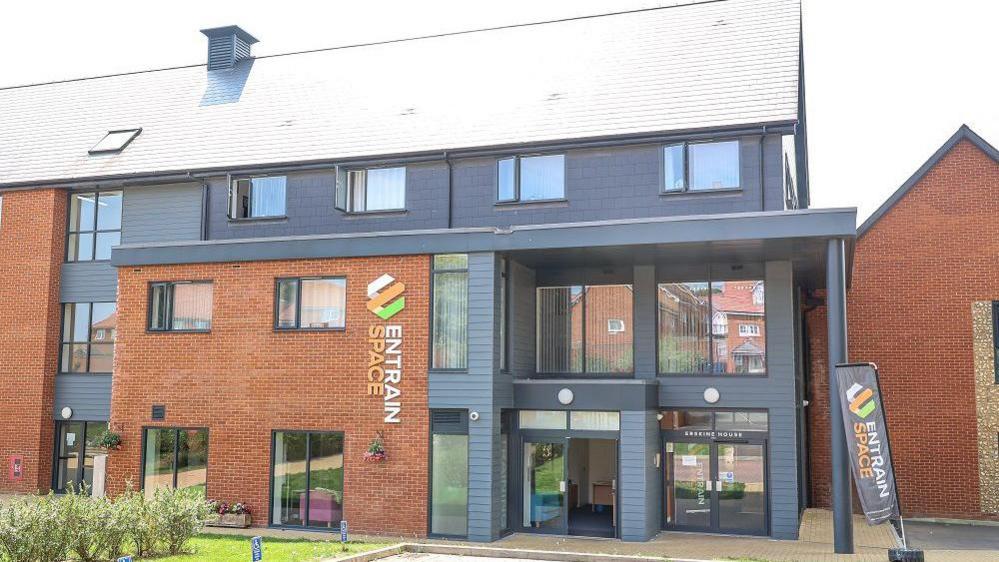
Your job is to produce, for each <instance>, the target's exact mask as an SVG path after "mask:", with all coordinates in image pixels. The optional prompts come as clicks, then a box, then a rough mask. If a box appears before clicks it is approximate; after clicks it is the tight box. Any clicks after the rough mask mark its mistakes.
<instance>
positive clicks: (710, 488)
mask: <svg viewBox="0 0 999 562" xmlns="http://www.w3.org/2000/svg"><path fill="white" fill-rule="evenodd" d="M714 483H715V481H714V480H705V481H704V489H705V490H706V491H708V492H711V491H713V488H714Z"/></svg>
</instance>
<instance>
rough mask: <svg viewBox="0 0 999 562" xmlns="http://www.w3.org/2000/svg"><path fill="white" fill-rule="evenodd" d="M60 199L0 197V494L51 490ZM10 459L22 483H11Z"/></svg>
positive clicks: (38, 194)
mask: <svg viewBox="0 0 999 562" xmlns="http://www.w3.org/2000/svg"><path fill="white" fill-rule="evenodd" d="M66 199H67V198H66V193H65V192H64V191H62V190H58V189H37V190H30V191H11V192H6V193H3V215H2V218H0V310H2V311H3V314H0V426H2V427H3V431H2V432H0V462H3V466H2V467H0V490H2V491H4V492H35V491H46V490H48V489H49V487H50V486H51V484H52V443H53V440H54V437H53V431H54V428H55V422H54V421H53V420H52V404H53V400H54V394H55V372H56V368H57V365H56V362H57V360H56V357H57V356H58V345H59V341H58V339H59V321H60V315H59V271H60V267H61V264H62V261H63V259H62V258H63V253H64V248H65V233H66ZM12 455H21V456H23V458H24V476H23V478H21V479H20V480H19V481H11V480H10V460H11V456H12Z"/></svg>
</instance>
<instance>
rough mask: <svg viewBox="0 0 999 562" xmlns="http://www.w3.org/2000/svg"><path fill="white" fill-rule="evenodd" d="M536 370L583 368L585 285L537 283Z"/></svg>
mask: <svg viewBox="0 0 999 562" xmlns="http://www.w3.org/2000/svg"><path fill="white" fill-rule="evenodd" d="M537 296H538V302H537V307H538V318H537V341H538V343H537V355H538V361H537V363H538V364H537V370H538V372H539V373H581V372H583V287H581V286H573V287H538V289H537Z"/></svg>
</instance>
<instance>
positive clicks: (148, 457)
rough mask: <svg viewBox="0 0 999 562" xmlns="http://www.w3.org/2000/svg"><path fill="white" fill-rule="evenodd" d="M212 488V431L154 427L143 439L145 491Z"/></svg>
mask: <svg viewBox="0 0 999 562" xmlns="http://www.w3.org/2000/svg"><path fill="white" fill-rule="evenodd" d="M207 485H208V430H207V429H204V428H200V429H181V428H172V427H169V428H168V427H150V428H147V429H146V430H145V435H144V436H143V461H142V489H143V490H144V491H145V494H146V496H147V497H151V496H152V495H153V493H154V492H155V491H156V489H157V488H198V489H200V490H202V491H203V492H204V491H205V489H206V487H207Z"/></svg>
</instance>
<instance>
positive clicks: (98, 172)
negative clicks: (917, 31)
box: [0, 0, 799, 185]
mask: <svg viewBox="0 0 999 562" xmlns="http://www.w3.org/2000/svg"><path fill="white" fill-rule="evenodd" d="M798 41H799V5H798V1H797V0H725V1H720V2H707V3H700V4H691V5H680V6H676V7H669V8H661V9H655V10H648V11H641V12H634V13H625V14H617V15H607V16H601V17H593V18H584V19H577V20H569V21H562V22H553V23H544V24H538V25H528V26H522V27H513V28H504V29H497V30H489V31H479V32H472V33H464V34H455V35H447V36H441V37H434V38H424V39H415V40H409V41H400V42H395V43H386V44H378V45H369V46H360V47H349V48H339V49H330V50H323V51H316V52H310V53H299V54H291V55H280V56H271V57H262V58H258V59H255V60H252V61H244V62H243V63H241V64H240V65H239V66H238V67H237V68H236V69H233V70H228V71H225V70H223V71H214V72H211V73H209V72H207V71H206V69H205V67H204V66H203V65H202V66H194V67H186V68H177V69H168V70H159V71H151V72H143V73H136V74H129V75H120V76H110V77H103V78H93V79H86V80H77V81H69V82H62V83H54V84H44V85H37V86H28V87H19V88H10V89H6V90H0V135H2V138H0V185H5V184H6V185H10V184H25V183H39V182H43V181H46V180H50V181H55V180H73V179H84V178H95V177H103V176H119V175H122V176H124V175H132V174H154V173H165V172H186V171H191V170H206V169H214V168H223V167H229V168H231V167H239V166H255V165H266V164H279V163H285V162H305V161H322V160H336V159H341V158H355V157H367V156H372V157H374V156H379V155H398V154H406V153H418V152H425V151H435V150H444V149H458V148H472V147H480V146H496V145H506V144H517V143H532V142H543V141H554V140H563V139H582V138H588V137H602V136H611V135H627V134H634V133H657V132H668V131H677V130H684V129H693V128H704V127H723V126H733V125H740V124H758V123H775V122H790V121H794V120H795V119H796V116H797V94H798ZM136 127H142V129H143V130H142V133H141V134H140V135H139V136H138V137H137V138H136V139H135V141H133V142H132V143H131V144H130V145H129V146H128V147H127V148H126V149H125V150H124V151H123V152H122V153H120V154H112V155H94V156H91V155H88V153H87V151H88V150H89V149H90V148H91V147H93V146H94V145H95V144H96V143H97V142H98V141H99V140H100V139H101V138H102V137H103V136H104V135H105V133H106V132H107V131H108V130H113V129H129V128H136Z"/></svg>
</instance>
